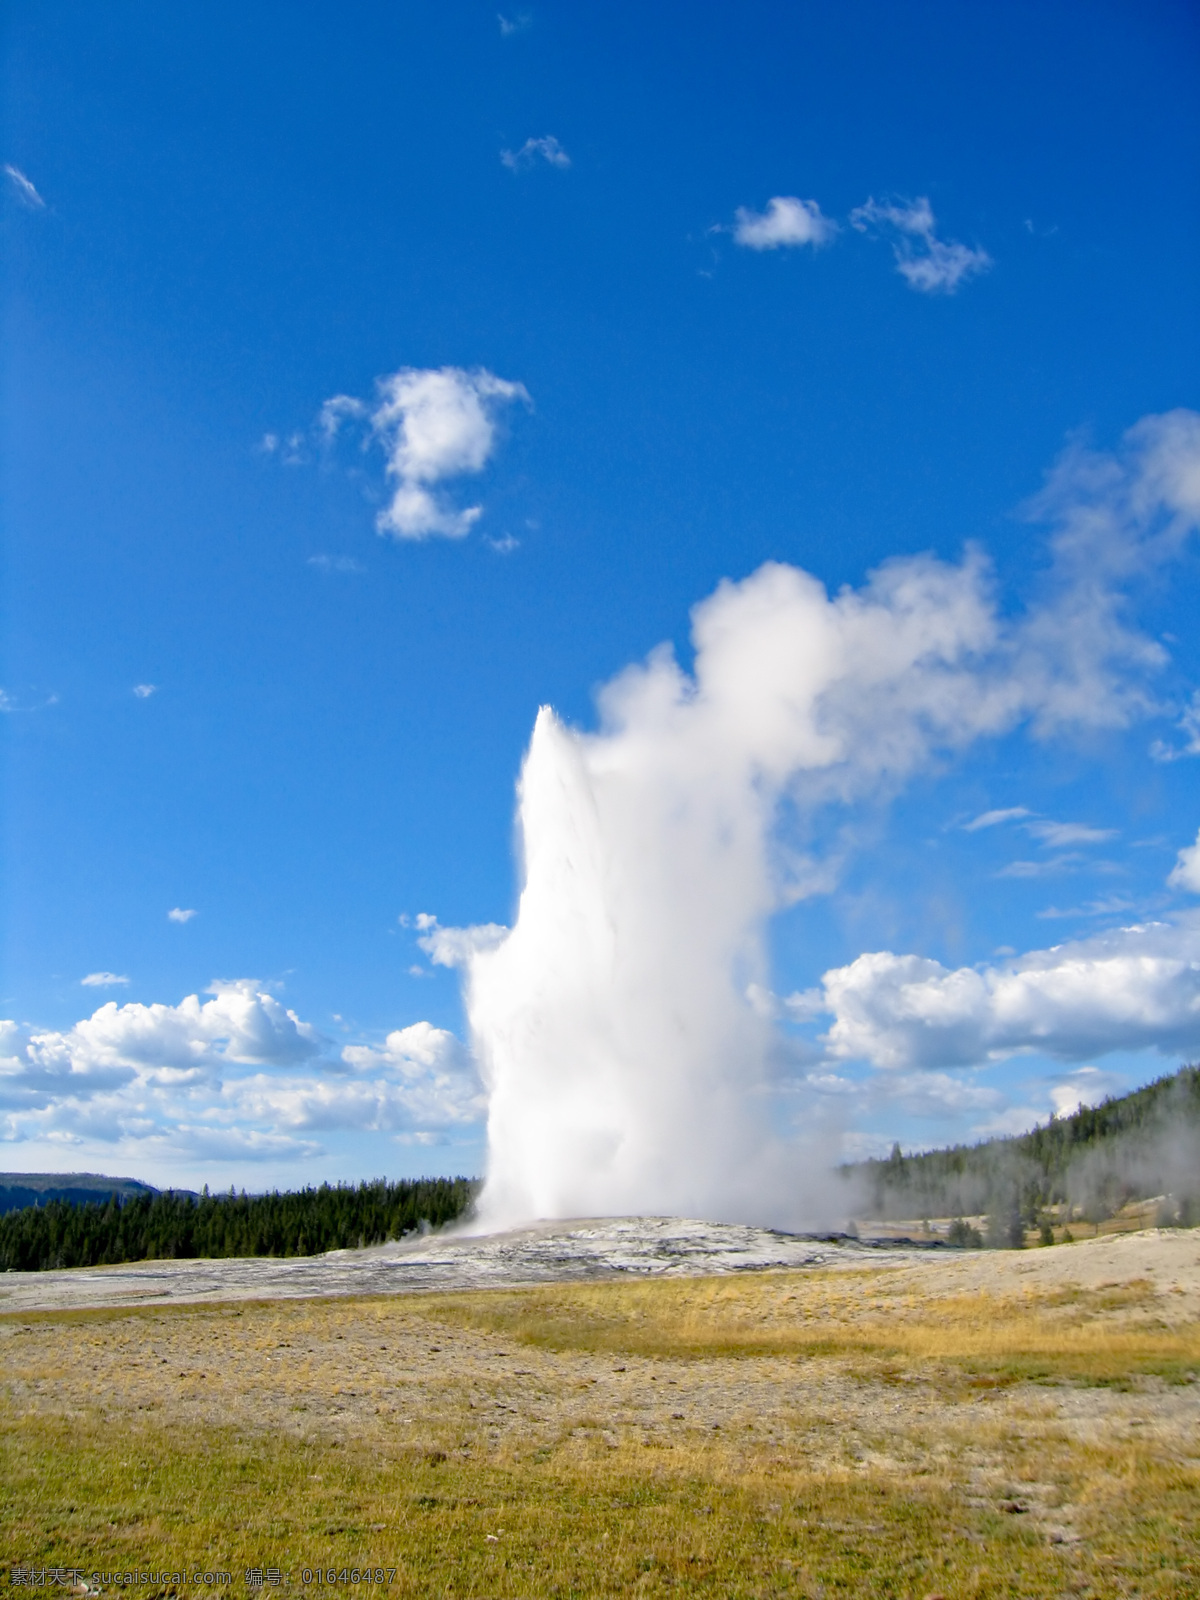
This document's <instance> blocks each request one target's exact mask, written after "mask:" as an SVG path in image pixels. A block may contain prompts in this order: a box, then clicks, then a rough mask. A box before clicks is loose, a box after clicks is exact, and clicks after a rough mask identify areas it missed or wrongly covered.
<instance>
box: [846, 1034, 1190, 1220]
mask: <svg viewBox="0 0 1200 1600" xmlns="http://www.w3.org/2000/svg"><path fill="white" fill-rule="evenodd" d="M841 1171H842V1176H843V1177H844V1178H845V1179H846V1181H847V1182H848V1183H850V1184H851V1185H853V1186H854V1188H855V1189H856V1190H857V1194H856V1195H855V1202H856V1204H857V1205H858V1206H859V1208H860V1209H859V1215H861V1216H869V1217H878V1218H880V1219H889V1218H895V1219H899V1218H904V1219H910V1218H916V1217H969V1216H981V1215H985V1214H989V1215H992V1216H1000V1215H1004V1216H1007V1217H1010V1218H1015V1217H1017V1216H1018V1215H1019V1216H1020V1217H1021V1218H1022V1219H1023V1220H1024V1222H1025V1224H1026V1225H1027V1226H1028V1227H1031V1228H1035V1227H1038V1226H1039V1223H1040V1221H1041V1220H1042V1213H1043V1212H1044V1211H1045V1209H1046V1208H1047V1207H1049V1206H1059V1205H1063V1204H1066V1205H1069V1206H1072V1207H1075V1208H1078V1210H1079V1211H1080V1212H1081V1213H1082V1214H1083V1215H1084V1216H1085V1217H1087V1218H1088V1220H1090V1221H1097V1222H1098V1221H1103V1220H1104V1219H1105V1218H1106V1217H1110V1216H1113V1215H1115V1214H1116V1212H1117V1211H1118V1210H1120V1208H1121V1206H1123V1205H1125V1204H1126V1203H1127V1202H1128V1201H1130V1200H1148V1199H1153V1198H1156V1197H1157V1196H1159V1195H1161V1196H1163V1197H1164V1203H1163V1207H1162V1219H1163V1221H1166V1222H1174V1221H1181V1222H1193V1223H1194V1222H1200V1066H1186V1067H1181V1068H1180V1069H1179V1071H1178V1072H1176V1073H1173V1074H1171V1075H1169V1076H1167V1077H1163V1078H1159V1079H1157V1080H1156V1081H1155V1082H1154V1083H1150V1084H1147V1085H1146V1087H1145V1088H1143V1089H1135V1090H1134V1091H1133V1093H1132V1094H1126V1095H1120V1096H1117V1097H1114V1098H1110V1099H1108V1100H1105V1101H1103V1102H1102V1103H1101V1104H1100V1105H1098V1106H1082V1107H1081V1108H1080V1109H1079V1110H1078V1111H1076V1112H1073V1113H1072V1114H1071V1115H1070V1116H1069V1117H1055V1118H1053V1119H1052V1120H1051V1121H1050V1122H1048V1123H1047V1124H1046V1125H1045V1126H1044V1127H1036V1128H1034V1129H1033V1130H1032V1132H1030V1133H1023V1134H1018V1135H1017V1136H1016V1137H1013V1138H1005V1139H987V1140H984V1141H983V1142H981V1143H979V1144H974V1145H955V1146H954V1147H953V1148H952V1149H948V1150H928V1151H925V1152H923V1153H921V1154H916V1155H905V1154H904V1153H903V1152H902V1151H901V1149H900V1146H899V1145H896V1146H894V1148H893V1150H892V1153H891V1155H890V1156H888V1157H887V1158H886V1159H884V1160H872V1161H860V1162H855V1163H853V1164H852V1165H847V1166H845V1167H843V1168H842V1169H841Z"/></svg>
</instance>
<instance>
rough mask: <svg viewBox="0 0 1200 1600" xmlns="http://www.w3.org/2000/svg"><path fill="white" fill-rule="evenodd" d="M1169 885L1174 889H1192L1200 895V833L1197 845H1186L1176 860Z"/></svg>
mask: <svg viewBox="0 0 1200 1600" xmlns="http://www.w3.org/2000/svg"><path fill="white" fill-rule="evenodd" d="M1167 883H1168V884H1169V885H1170V887H1171V888H1172V889H1190V890H1191V892H1192V893H1193V894H1200V833H1197V835H1196V842H1195V844H1189V845H1185V846H1184V847H1183V849H1182V850H1181V851H1180V852H1179V854H1178V856H1177V857H1176V859H1175V865H1174V867H1173V868H1172V870H1171V876H1170V877H1169V878H1168V879H1167Z"/></svg>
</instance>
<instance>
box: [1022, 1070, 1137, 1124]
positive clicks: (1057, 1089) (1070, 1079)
mask: <svg viewBox="0 0 1200 1600" xmlns="http://www.w3.org/2000/svg"><path fill="white" fill-rule="evenodd" d="M1123 1087H1124V1085H1123V1083H1122V1081H1121V1079H1120V1078H1118V1077H1117V1076H1116V1074H1115V1073H1112V1072H1101V1070H1100V1068H1099V1067H1077V1068H1076V1069H1075V1071H1074V1072H1069V1073H1067V1074H1066V1076H1065V1077H1063V1078H1061V1079H1060V1080H1059V1081H1058V1082H1057V1083H1055V1084H1052V1085H1051V1088H1050V1100H1051V1103H1052V1105H1053V1106H1054V1115H1055V1116H1056V1117H1069V1116H1071V1115H1072V1113H1073V1112H1076V1111H1078V1110H1079V1108H1080V1107H1081V1106H1098V1105H1099V1104H1100V1102H1101V1101H1102V1100H1104V1099H1106V1098H1107V1097H1108V1096H1109V1095H1114V1094H1119V1093H1120V1092H1121V1090H1122V1088H1123ZM1026 1126H1027V1127H1028V1123H1027V1124H1026Z"/></svg>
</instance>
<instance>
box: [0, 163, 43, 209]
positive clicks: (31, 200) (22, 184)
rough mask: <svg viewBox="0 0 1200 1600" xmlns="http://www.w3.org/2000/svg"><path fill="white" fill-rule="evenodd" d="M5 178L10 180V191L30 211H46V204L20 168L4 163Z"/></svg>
mask: <svg viewBox="0 0 1200 1600" xmlns="http://www.w3.org/2000/svg"><path fill="white" fill-rule="evenodd" d="M4 176H5V177H6V178H7V179H8V182H9V188H10V190H11V191H12V193H13V194H14V195H15V196H16V198H17V199H18V200H19V201H20V203H21V204H22V205H23V206H26V207H28V209H29V210H30V211H44V210H45V209H46V202H45V201H44V200H43V199H42V197H41V195H40V194H39V193H38V192H37V190H36V189H35V188H34V186H33V184H32V183H31V182H30V181H29V179H28V178H27V177H26V176H25V174H24V173H23V172H22V171H21V169H20V167H13V166H10V165H9V164H8V162H7V161H6V162H5V163H4Z"/></svg>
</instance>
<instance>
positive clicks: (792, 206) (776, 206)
mask: <svg viewBox="0 0 1200 1600" xmlns="http://www.w3.org/2000/svg"><path fill="white" fill-rule="evenodd" d="M837 231H838V230H837V223H836V222H832V221H831V220H830V219H829V218H828V217H825V216H822V214H821V208H820V206H819V205H818V204H817V202H816V201H815V200H798V199H796V197H795V196H794V195H774V196H773V197H772V198H771V199H770V200H768V201H767V209H766V211H762V212H759V211H750V210H748V209H747V208H746V207H745V206H739V207H738V209H737V213H736V222H735V224H734V229H733V237H734V241H735V243H737V244H740V245H745V246H746V248H747V249H749V250H778V249H780V248H781V247H783V246H788V245H805V244H810V245H812V246H813V247H814V248H818V247H819V246H821V245H823V244H828V243H829V241H830V240H831V239H832V238H833V236H834V234H835V233H836V232H837Z"/></svg>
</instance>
